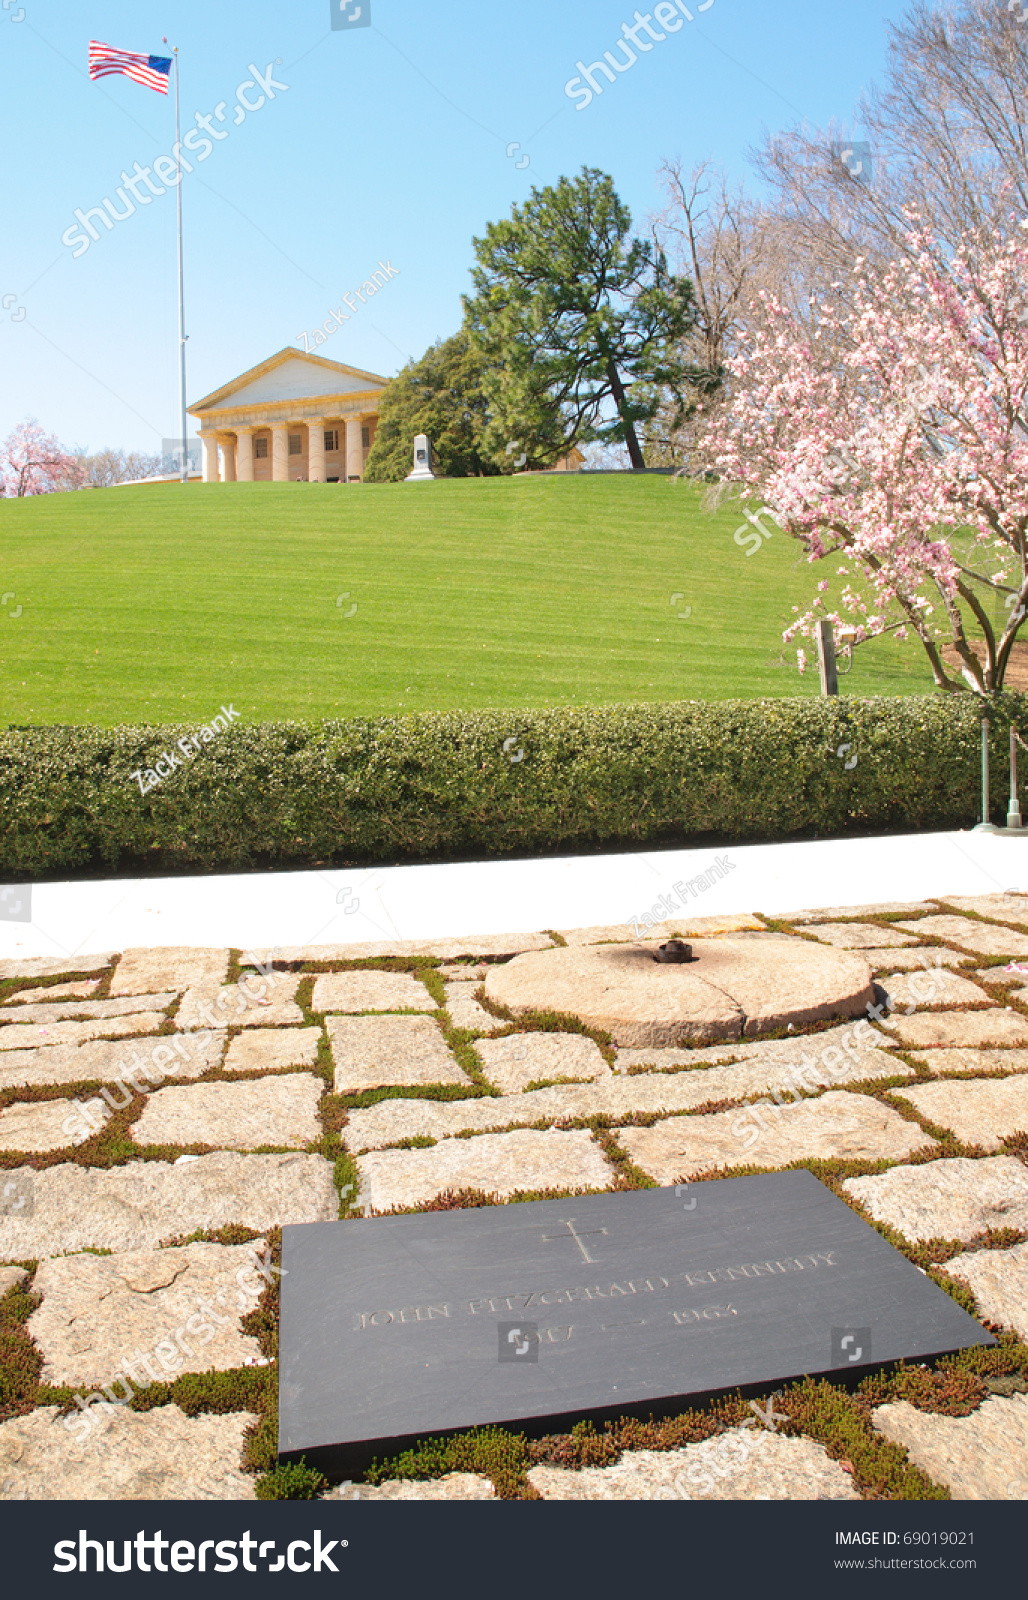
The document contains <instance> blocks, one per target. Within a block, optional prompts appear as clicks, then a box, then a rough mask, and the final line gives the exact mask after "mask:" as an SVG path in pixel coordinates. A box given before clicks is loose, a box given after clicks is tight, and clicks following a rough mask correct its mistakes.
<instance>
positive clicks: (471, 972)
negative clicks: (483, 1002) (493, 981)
mask: <svg viewBox="0 0 1028 1600" xmlns="http://www.w3.org/2000/svg"><path fill="white" fill-rule="evenodd" d="M436 971H437V972H438V974H439V976H440V977H441V978H442V979H443V981H444V983H471V982H472V980H474V982H475V983H476V984H479V983H484V982H485V976H486V973H487V972H488V971H489V968H488V967H487V966H486V965H485V963H484V962H482V961H479V962H474V961H447V962H444V964H443V965H442V966H441V967H437V968H436Z"/></svg>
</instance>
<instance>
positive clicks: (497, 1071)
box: [475, 1033, 610, 1095]
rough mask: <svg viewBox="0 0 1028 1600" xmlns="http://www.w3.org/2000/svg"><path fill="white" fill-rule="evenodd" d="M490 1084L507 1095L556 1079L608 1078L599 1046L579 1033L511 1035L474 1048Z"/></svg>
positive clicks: (486, 1041) (608, 1074) (482, 1041)
mask: <svg viewBox="0 0 1028 1600" xmlns="http://www.w3.org/2000/svg"><path fill="white" fill-rule="evenodd" d="M475 1051H476V1054H477V1055H479V1056H480V1057H481V1059H482V1065H483V1066H484V1068H485V1075H486V1077H487V1078H488V1080H489V1082H490V1083H491V1084H492V1085H493V1086H494V1087H495V1088H497V1089H499V1090H500V1092H501V1093H502V1094H504V1095H514V1094H517V1093H518V1092H519V1091H520V1090H522V1089H527V1087H528V1085H529V1084H530V1083H542V1082H548V1081H549V1080H550V1079H555V1078H567V1079H573V1078H594V1079H595V1078H609V1077H610V1068H609V1067H608V1065H607V1063H606V1061H604V1059H603V1056H602V1055H601V1054H600V1049H599V1046H598V1045H596V1044H594V1043H593V1041H592V1039H586V1038H585V1037H584V1036H583V1035H582V1034H580V1033H509V1034H506V1035H505V1036H504V1038H502V1039H480V1040H479V1041H478V1043H477V1044H476V1046H475Z"/></svg>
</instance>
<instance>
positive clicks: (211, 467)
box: [200, 433, 221, 483]
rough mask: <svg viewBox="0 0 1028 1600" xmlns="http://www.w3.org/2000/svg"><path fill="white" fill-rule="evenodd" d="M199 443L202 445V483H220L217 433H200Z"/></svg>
mask: <svg viewBox="0 0 1028 1600" xmlns="http://www.w3.org/2000/svg"><path fill="white" fill-rule="evenodd" d="M200 443H201V444H202V445H203V481H204V483H220V482H221V472H220V469H219V467H218V435H217V434H216V433H201V435H200Z"/></svg>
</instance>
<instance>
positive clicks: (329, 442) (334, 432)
mask: <svg viewBox="0 0 1028 1600" xmlns="http://www.w3.org/2000/svg"><path fill="white" fill-rule="evenodd" d="M325 449H326V450H328V451H332V450H338V449H339V429H338V428H326V429H325Z"/></svg>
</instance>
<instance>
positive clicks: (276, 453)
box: [271, 422, 289, 483]
mask: <svg viewBox="0 0 1028 1600" xmlns="http://www.w3.org/2000/svg"><path fill="white" fill-rule="evenodd" d="M271 477H272V481H273V482H274V483H288V482H289V424H288V422H276V423H274V424H273V425H272V429H271Z"/></svg>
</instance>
